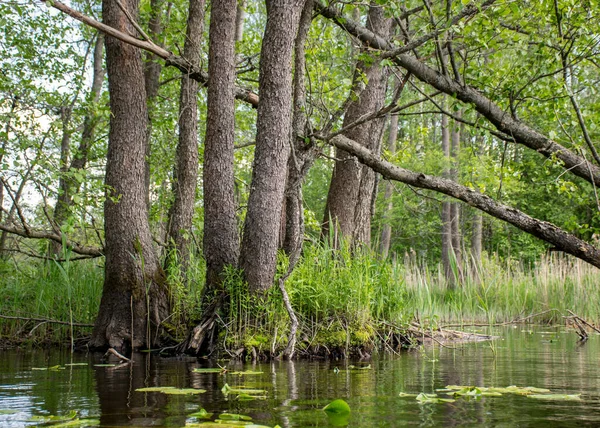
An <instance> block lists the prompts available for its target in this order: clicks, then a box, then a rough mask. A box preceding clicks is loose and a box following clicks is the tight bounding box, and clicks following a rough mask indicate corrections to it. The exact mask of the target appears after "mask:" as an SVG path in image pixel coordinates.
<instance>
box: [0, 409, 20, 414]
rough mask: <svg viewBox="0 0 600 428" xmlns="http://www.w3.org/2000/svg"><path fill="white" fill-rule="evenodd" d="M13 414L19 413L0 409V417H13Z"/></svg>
mask: <svg viewBox="0 0 600 428" xmlns="http://www.w3.org/2000/svg"><path fill="white" fill-rule="evenodd" d="M15 413H19V411H18V410H13V409H0V415H14V414H15Z"/></svg>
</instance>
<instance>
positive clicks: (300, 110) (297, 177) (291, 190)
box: [283, 0, 317, 256]
mask: <svg viewBox="0 0 600 428" xmlns="http://www.w3.org/2000/svg"><path fill="white" fill-rule="evenodd" d="M312 8H313V0H307V1H306V4H305V5H304V9H303V11H302V16H301V17H300V26H299V28H298V36H297V37H296V41H295V48H294V50H295V52H294V118H293V124H292V134H291V140H292V141H291V145H292V152H291V156H290V157H289V159H288V176H287V180H286V189H285V216H284V222H285V224H284V230H285V234H284V239H283V250H284V251H285V252H286V254H287V255H288V256H293V255H297V253H298V251H299V249H300V248H301V247H302V241H303V239H304V207H303V202H302V183H303V180H304V177H305V176H306V173H307V172H308V170H309V169H310V167H311V165H312V164H313V162H314V160H315V158H316V156H317V151H316V150H315V146H314V145H313V144H311V143H307V142H306V141H305V140H304V135H306V134H307V126H308V119H307V117H306V57H305V49H304V48H305V43H306V37H307V35H308V30H309V29H310V25H311V23H312Z"/></svg>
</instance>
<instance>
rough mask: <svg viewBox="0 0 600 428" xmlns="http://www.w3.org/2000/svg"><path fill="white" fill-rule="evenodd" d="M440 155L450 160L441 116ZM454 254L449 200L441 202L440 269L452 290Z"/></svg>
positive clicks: (446, 126)
mask: <svg viewBox="0 0 600 428" xmlns="http://www.w3.org/2000/svg"><path fill="white" fill-rule="evenodd" d="M442 153H443V154H444V158H445V159H446V161H447V162H448V161H449V160H450V129H449V124H448V117H447V116H446V115H442ZM443 175H444V176H445V177H446V178H448V177H449V176H450V171H449V170H445V171H444V174H443ZM453 258H454V252H453V248H452V203H451V202H450V201H449V200H444V201H443V202H442V269H443V271H444V277H445V278H446V282H447V284H448V287H450V288H453V287H454V286H455V285H456V281H455V277H454V272H453V270H452V264H453Z"/></svg>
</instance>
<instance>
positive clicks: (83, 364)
mask: <svg viewBox="0 0 600 428" xmlns="http://www.w3.org/2000/svg"><path fill="white" fill-rule="evenodd" d="M87 365H89V364H88V363H68V364H65V367H75V366H87Z"/></svg>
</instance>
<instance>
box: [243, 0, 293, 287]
mask: <svg viewBox="0 0 600 428" xmlns="http://www.w3.org/2000/svg"><path fill="white" fill-rule="evenodd" d="M266 3H267V25H266V29H265V34H264V38H263V43H262V49H261V57H260V82H259V93H260V94H261V95H260V102H259V103H258V116H257V123H256V128H257V133H256V149H255V153H254V168H253V171H252V184H251V190H250V196H249V198H248V210H247V213H246V221H245V224H244V237H243V241H242V246H241V253H240V267H241V268H242V269H243V270H244V275H245V278H246V280H247V281H248V284H249V286H250V289H251V290H253V291H255V292H260V291H264V290H267V289H268V288H269V287H271V286H272V285H273V278H274V275H275V265H276V256H277V247H278V245H277V244H278V239H279V226H280V222H281V210H282V205H283V196H284V190H285V179H286V174H287V161H288V156H289V153H290V144H289V138H290V133H291V130H292V129H291V128H292V90H291V88H292V54H293V48H294V40H295V39H296V33H297V30H298V25H299V21H300V14H301V12H302V8H303V6H304V0H267V2H266Z"/></svg>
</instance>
